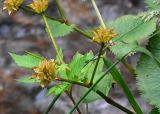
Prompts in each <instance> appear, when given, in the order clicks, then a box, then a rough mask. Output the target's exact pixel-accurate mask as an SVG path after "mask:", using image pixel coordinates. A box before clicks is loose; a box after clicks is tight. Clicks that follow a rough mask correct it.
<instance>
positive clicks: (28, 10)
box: [20, 6, 92, 39]
mask: <svg viewBox="0 0 160 114" xmlns="http://www.w3.org/2000/svg"><path fill="white" fill-rule="evenodd" d="M20 8H21V9H22V10H23V11H26V12H31V13H34V14H37V15H40V14H38V13H35V12H34V11H33V10H31V9H29V8H27V7H24V6H20ZM43 15H45V16H46V17H47V18H49V19H51V20H54V21H57V22H60V23H64V21H63V20H62V19H56V18H53V17H50V16H48V15H46V14H43ZM65 24H66V25H68V26H71V27H72V28H73V29H74V30H75V31H76V32H78V33H80V34H81V35H83V36H85V37H86V38H88V39H92V36H90V35H88V34H87V33H86V32H84V31H83V30H81V29H80V28H78V27H76V26H75V25H73V24H71V23H69V22H67V23H65Z"/></svg>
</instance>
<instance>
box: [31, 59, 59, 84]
mask: <svg viewBox="0 0 160 114" xmlns="http://www.w3.org/2000/svg"><path fill="white" fill-rule="evenodd" d="M55 66H56V62H55V60H53V59H51V60H46V59H45V60H43V61H42V62H40V63H39V65H38V66H37V67H36V68H34V72H35V73H34V74H33V75H32V77H33V78H36V79H38V80H40V85H41V86H42V87H46V86H47V85H48V84H49V83H50V82H51V81H54V80H55V79H56V78H57V76H56V71H55V69H56V68H55Z"/></svg>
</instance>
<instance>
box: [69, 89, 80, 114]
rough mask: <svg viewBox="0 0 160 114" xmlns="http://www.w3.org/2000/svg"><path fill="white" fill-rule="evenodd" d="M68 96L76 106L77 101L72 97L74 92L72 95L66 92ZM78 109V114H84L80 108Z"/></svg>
mask: <svg viewBox="0 0 160 114" xmlns="http://www.w3.org/2000/svg"><path fill="white" fill-rule="evenodd" d="M66 94H67V96H68V97H69V98H70V99H71V101H72V103H73V104H74V105H75V103H76V102H75V100H74V98H73V96H72V92H71V93H67V92H66ZM76 109H77V112H78V113H79V114H82V113H81V110H80V109H79V107H77V108H76Z"/></svg>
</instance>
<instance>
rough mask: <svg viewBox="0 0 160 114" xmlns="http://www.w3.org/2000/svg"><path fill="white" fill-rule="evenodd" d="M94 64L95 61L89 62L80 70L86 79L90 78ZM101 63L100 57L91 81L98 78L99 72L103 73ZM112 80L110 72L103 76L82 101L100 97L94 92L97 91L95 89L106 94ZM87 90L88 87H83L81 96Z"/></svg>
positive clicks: (90, 100) (91, 100)
mask: <svg viewBox="0 0 160 114" xmlns="http://www.w3.org/2000/svg"><path fill="white" fill-rule="evenodd" d="M92 58H93V57H92ZM90 59H91V58H90ZM95 64H96V62H95V61H94V62H90V63H89V64H88V65H86V66H85V67H84V68H83V70H82V71H81V72H82V74H81V75H82V76H84V77H85V78H87V80H88V81H89V80H90V79H91V76H92V73H93V70H94V67H95ZM103 65H104V62H103V60H102V59H100V61H99V64H98V68H97V71H96V74H95V77H94V80H93V83H94V82H96V81H97V80H98V78H99V76H101V74H103ZM112 82H113V78H112V76H111V75H110V74H108V75H106V77H104V79H103V80H101V82H100V83H99V84H98V85H97V86H96V87H95V88H94V89H93V91H92V92H91V93H89V94H88V95H87V96H86V97H85V99H84V101H83V102H87V103H89V102H93V101H95V100H97V99H100V98H101V97H100V96H99V95H97V94H96V93H95V91H97V90H99V91H101V92H102V93H104V94H105V95H108V93H109V90H110V88H111V87H112ZM87 90H88V88H83V90H82V96H83V94H84V93H85V92H86V91H87Z"/></svg>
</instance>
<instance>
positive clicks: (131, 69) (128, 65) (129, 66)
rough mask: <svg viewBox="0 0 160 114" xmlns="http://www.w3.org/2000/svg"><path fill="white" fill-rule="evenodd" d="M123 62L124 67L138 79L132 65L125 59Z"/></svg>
mask: <svg viewBox="0 0 160 114" xmlns="http://www.w3.org/2000/svg"><path fill="white" fill-rule="evenodd" d="M121 62H122V63H123V65H124V66H125V67H126V68H127V69H128V71H129V72H130V73H131V74H132V75H133V76H134V77H136V73H135V70H134V68H133V67H132V66H131V65H130V64H128V63H127V61H126V60H125V59H123V60H122V61H121Z"/></svg>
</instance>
